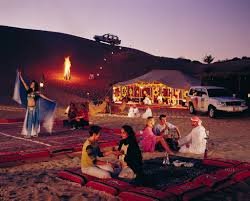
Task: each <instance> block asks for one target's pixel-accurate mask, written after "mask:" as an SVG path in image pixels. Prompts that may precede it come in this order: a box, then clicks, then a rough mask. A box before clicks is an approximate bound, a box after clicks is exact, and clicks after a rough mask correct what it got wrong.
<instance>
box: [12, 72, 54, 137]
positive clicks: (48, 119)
mask: <svg viewBox="0 0 250 201" xmlns="http://www.w3.org/2000/svg"><path fill="white" fill-rule="evenodd" d="M23 88H24V89H23ZM38 89H39V87H38V83H37V82H36V81H35V80H33V81H32V82H31V84H30V86H28V85H27V84H26V82H25V81H24V79H23V77H22V74H21V72H17V78H16V84H15V91H14V96H13V99H14V100H16V101H17V102H18V103H20V104H23V105H25V106H26V108H27V110H26V115H25V120H24V125H23V129H22V135H24V137H26V138H30V137H37V136H38V133H39V132H40V121H44V127H45V129H47V131H48V132H51V131H52V126H53V115H54V111H55V107H56V103H55V102H54V101H52V100H50V99H48V98H47V97H45V96H44V95H43V94H41V93H40V92H39V90H38ZM25 96H26V97H25Z"/></svg>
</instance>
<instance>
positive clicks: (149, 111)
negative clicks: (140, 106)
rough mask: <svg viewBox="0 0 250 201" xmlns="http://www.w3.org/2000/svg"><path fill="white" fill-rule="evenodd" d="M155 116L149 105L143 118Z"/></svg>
mask: <svg viewBox="0 0 250 201" xmlns="http://www.w3.org/2000/svg"><path fill="white" fill-rule="evenodd" d="M152 116H153V113H152V110H151V109H150V107H148V108H147V109H146V111H145V112H144V113H143V114H142V116H141V117H142V118H143V119H147V118H148V117H152Z"/></svg>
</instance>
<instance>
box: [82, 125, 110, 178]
mask: <svg viewBox="0 0 250 201" xmlns="http://www.w3.org/2000/svg"><path fill="white" fill-rule="evenodd" d="M100 131H101V127H100V126H95V125H94V126H91V127H90V130H89V137H88V139H87V140H86V141H85V142H84V144H83V147H82V159H81V170H82V173H84V174H88V175H91V176H94V177H97V178H100V179H107V178H111V174H110V173H112V172H113V171H114V170H113V167H112V165H111V164H108V163H105V162H103V161H98V157H103V156H108V155H110V154H113V151H108V152H104V153H102V152H101V151H100V147H99V146H98V139H99V137H100Z"/></svg>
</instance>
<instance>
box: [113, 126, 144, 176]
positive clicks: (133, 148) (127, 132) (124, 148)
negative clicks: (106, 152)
mask: <svg viewBox="0 0 250 201" xmlns="http://www.w3.org/2000/svg"><path fill="white" fill-rule="evenodd" d="M121 138H122V140H121V141H120V143H119V147H118V151H117V153H116V154H117V155H118V158H119V161H120V164H121V172H120V174H119V175H118V177H120V178H125V179H134V178H136V179H140V177H141V176H142V174H143V169H142V164H143V163H142V154H141V150H140V148H139V145H138V143H137V140H136V137H135V132H134V130H133V128H132V127H131V126H129V125H124V126H122V129H121Z"/></svg>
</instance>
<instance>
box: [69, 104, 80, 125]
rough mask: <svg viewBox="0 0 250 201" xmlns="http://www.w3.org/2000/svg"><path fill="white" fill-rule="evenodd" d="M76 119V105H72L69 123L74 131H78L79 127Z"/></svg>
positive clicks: (70, 106)
mask: <svg viewBox="0 0 250 201" xmlns="http://www.w3.org/2000/svg"><path fill="white" fill-rule="evenodd" d="M76 117H77V109H76V106H75V104H74V103H70V105H69V110H68V122H69V124H70V126H71V127H72V128H73V129H76V128H77V127H78V123H77V120H76Z"/></svg>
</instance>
